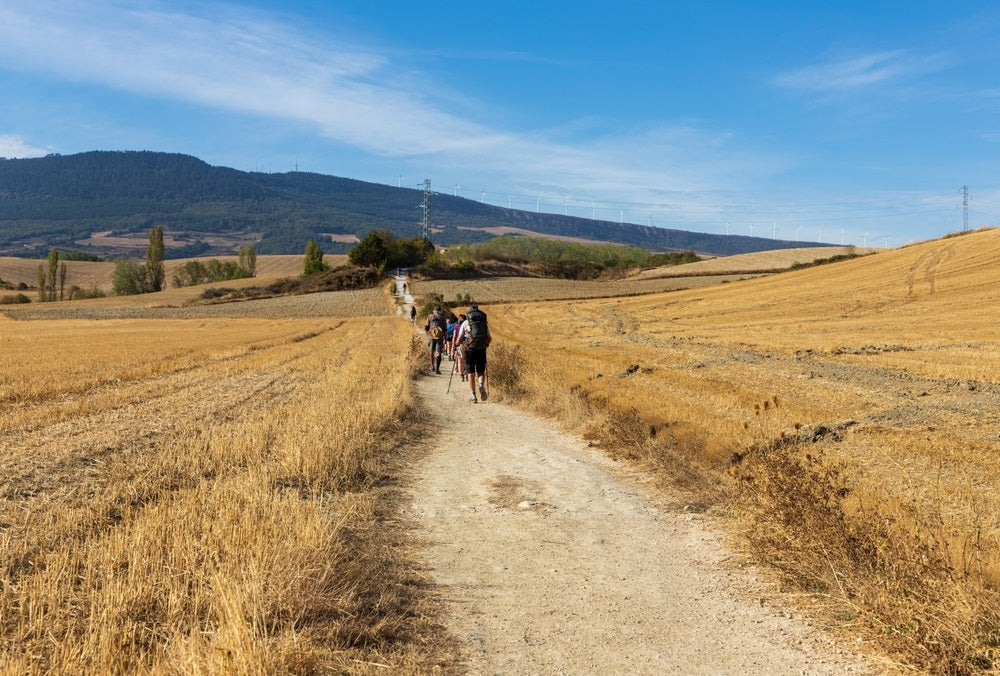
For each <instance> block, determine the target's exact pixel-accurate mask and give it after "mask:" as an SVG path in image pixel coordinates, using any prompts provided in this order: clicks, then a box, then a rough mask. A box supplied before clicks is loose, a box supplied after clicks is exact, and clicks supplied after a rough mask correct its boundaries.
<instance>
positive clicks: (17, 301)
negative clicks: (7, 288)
mask: <svg viewBox="0 0 1000 676" xmlns="http://www.w3.org/2000/svg"><path fill="white" fill-rule="evenodd" d="M30 302H31V299H30V298H28V297H27V296H25V295H24V294H23V293H15V294H14V295H12V296H3V297H2V298H0V305H21V304H22V303H30Z"/></svg>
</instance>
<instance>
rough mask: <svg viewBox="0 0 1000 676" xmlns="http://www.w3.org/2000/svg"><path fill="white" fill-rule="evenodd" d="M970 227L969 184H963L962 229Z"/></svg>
mask: <svg viewBox="0 0 1000 676" xmlns="http://www.w3.org/2000/svg"><path fill="white" fill-rule="evenodd" d="M968 229H969V186H967V185H963V186H962V230H968Z"/></svg>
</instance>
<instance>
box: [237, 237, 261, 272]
mask: <svg viewBox="0 0 1000 676" xmlns="http://www.w3.org/2000/svg"><path fill="white" fill-rule="evenodd" d="M240 268H242V269H243V272H244V274H245V275H246V276H247V277H256V276H257V250H256V249H254V248H253V244H247V245H246V246H241V247H240Z"/></svg>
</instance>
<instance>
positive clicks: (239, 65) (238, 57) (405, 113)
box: [0, 0, 776, 204]
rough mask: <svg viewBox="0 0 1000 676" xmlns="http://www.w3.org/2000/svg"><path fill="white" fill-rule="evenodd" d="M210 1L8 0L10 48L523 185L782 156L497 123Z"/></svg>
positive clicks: (684, 170) (91, 74)
mask: <svg viewBox="0 0 1000 676" xmlns="http://www.w3.org/2000/svg"><path fill="white" fill-rule="evenodd" d="M211 7H212V9H210V10H205V9H202V10H199V11H201V12H209V13H202V14H192V13H187V12H183V11H179V10H175V9H172V8H170V7H168V6H167V5H164V4H159V3H157V2H155V1H153V0H149V1H145V0H144V1H139V2H135V1H133V2H129V1H127V0H111V1H110V2H105V3H94V2H91V1H89V0H88V1H84V0H13V1H8V2H5V3H3V4H0V59H2V62H3V63H4V64H5V66H6V67H8V68H10V67H15V68H19V69H21V70H23V71H27V72H36V73H42V74H45V75H46V76H49V77H56V78H61V79H65V80H68V81H72V82H76V83H85V84H91V85H98V86H103V87H107V88H110V89H115V90H119V91H125V92H131V93H135V94H140V95H143V96H147V97H152V98H162V99H165V100H171V101H183V102H186V103H190V104H194V105H198V106H204V107H210V108H214V109H220V110H227V111H233V112H236V113H241V114H252V115H258V116H262V117H265V118H271V119H276V120H284V121H288V122H293V123H296V124H302V125H306V126H311V127H313V128H314V129H316V130H317V131H318V133H319V134H320V135H322V136H325V137H327V138H329V139H332V140H334V141H337V142H339V143H343V144H348V145H350V146H353V147H356V148H359V149H361V150H362V151H364V152H368V153H372V154H374V155H377V156H381V157H393V158H398V159H400V160H402V161H407V160H410V161H414V162H420V163H422V164H424V165H427V164H436V165H438V166H448V167H449V170H450V171H453V172H455V173H456V174H462V173H472V172H475V173H479V174H493V175H494V176H501V177H502V179H501V180H503V181H504V182H505V183H506V184H507V185H508V186H511V189H526V190H532V191H536V190H537V191H542V190H545V191H546V192H547V193H549V194H555V193H557V192H561V193H563V194H567V193H568V194H575V195H578V196H582V195H586V196H594V197H595V198H599V199H603V198H607V197H608V196H612V195H614V196H615V199H617V200H619V201H636V202H639V201H642V202H644V203H654V202H655V203H661V202H662V203H664V204H666V203H668V202H670V203H676V201H677V200H679V199H681V197H682V195H684V194H685V193H695V192H698V191H704V190H707V189H709V187H710V186H712V185H717V184H719V183H720V182H727V183H728V184H729V185H736V186H738V185H740V184H745V183H746V182H747V180H748V179H750V178H752V177H754V176H759V175H761V174H766V173H767V172H769V171H773V170H774V169H775V166H776V163H775V162H774V161H773V160H770V159H762V158H758V157H751V156H750V153H748V152H745V151H744V152H740V151H738V150H735V149H734V148H733V141H734V139H733V138H731V137H729V136H727V135H726V134H724V133H712V132H707V131H701V130H698V129H695V128H693V127H678V128H657V129H645V130H639V131H635V130H626V131H625V132H622V131H621V130H618V129H614V128H610V127H608V126H605V127H603V128H598V129H588V130H587V132H588V133H587V134H586V135H583V134H580V133H575V134H572V136H573V138H572V139H571V140H567V139H564V138H560V135H559V134H558V133H556V132H554V131H546V130H506V129H498V128H495V127H493V126H491V125H489V124H487V123H485V122H483V121H481V120H480V119H478V118H477V117H476V116H475V115H474V114H469V113H463V112H462V111H463V110H475V109H476V108H478V107H479V106H478V104H477V103H476V102H471V103H470V105H468V106H464V107H463V102H462V95H460V94H457V93H455V92H451V91H449V89H448V87H447V85H446V83H445V84H443V83H440V82H436V81H434V79H433V77H432V76H430V75H428V74H427V73H423V72H420V71H415V70H413V69H412V68H410V67H408V66H405V65H403V64H404V62H405V61H406V59H404V58H403V57H402V56H401V55H399V54H395V55H394V54H393V52H392V51H391V50H390V49H376V48H373V47H370V46H366V45H364V44H361V43H360V42H358V41H357V40H355V39H354V38H352V37H344V36H337V35H330V34H320V33H318V32H313V31H311V30H308V31H306V30H301V29H298V28H296V27H294V26H292V25H291V24H289V23H287V22H284V21H282V20H280V19H278V18H277V17H276V16H274V15H270V14H265V13H255V12H253V11H250V10H248V9H246V8H243V7H239V8H237V7H235V6H226V5H211ZM445 55H446V56H455V57H460V58H473V57H475V58H499V59H530V58H531V57H530V56H529V55H524V54H520V53H483V54H478V55H476V54H469V53H447V54H445ZM687 199H693V198H687Z"/></svg>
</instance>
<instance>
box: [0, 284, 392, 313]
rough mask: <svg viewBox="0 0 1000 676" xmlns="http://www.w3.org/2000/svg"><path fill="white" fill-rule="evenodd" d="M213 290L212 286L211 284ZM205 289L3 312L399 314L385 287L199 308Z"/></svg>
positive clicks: (0, 309) (37, 305) (1, 310)
mask: <svg viewBox="0 0 1000 676" xmlns="http://www.w3.org/2000/svg"><path fill="white" fill-rule="evenodd" d="M206 286H213V285H206ZM204 288H205V287H191V288H187V289H174V290H171V291H163V292H161V293H149V294H143V295H139V296H123V297H115V298H95V299H93V300H82V301H65V302H62V303H58V302H57V303H32V304H30V305H7V306H0V313H2V314H4V315H6V316H7V317H9V318H10V319H15V320H22V321H28V320H40V319H199V318H212V317H230V318H249V319H253V318H293V317H301V318H310V317H373V316H388V315H394V314H396V311H395V309H394V308H393V306H392V302H391V300H390V299H389V297H388V295H387V294H386V292H385V290H384V289H382V288H374V289H360V290H356V291H328V292H323V293H310V294H304V295H299V296H282V297H277V298H261V299H259V300H246V301H238V302H230V303H211V304H197V305H192V304H191V303H192V302H194V301H196V300H197V299H198V296H199V294H200V292H201V290H202V289H204Z"/></svg>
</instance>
